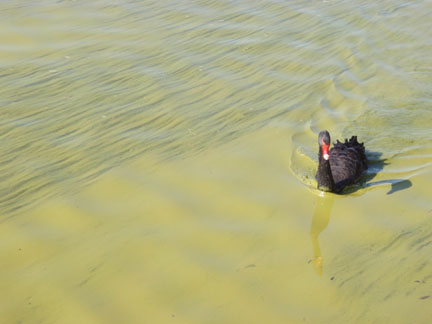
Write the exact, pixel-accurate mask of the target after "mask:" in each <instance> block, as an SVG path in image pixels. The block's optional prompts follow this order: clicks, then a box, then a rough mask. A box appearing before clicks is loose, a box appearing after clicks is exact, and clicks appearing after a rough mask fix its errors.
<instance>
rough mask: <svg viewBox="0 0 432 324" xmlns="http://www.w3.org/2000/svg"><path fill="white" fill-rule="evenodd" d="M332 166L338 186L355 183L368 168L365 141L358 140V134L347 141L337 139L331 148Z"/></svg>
mask: <svg viewBox="0 0 432 324" xmlns="http://www.w3.org/2000/svg"><path fill="white" fill-rule="evenodd" d="M330 168H331V172H332V175H333V180H334V183H335V185H336V188H340V189H342V188H343V187H345V186H347V185H349V184H352V183H354V182H355V181H357V180H358V178H360V176H361V174H362V173H363V171H364V170H366V169H367V158H366V154H365V148H364V145H363V143H359V142H358V141H357V136H352V137H351V139H350V140H347V139H345V143H341V142H339V141H337V143H336V144H335V145H334V146H333V148H332V149H331V150H330Z"/></svg>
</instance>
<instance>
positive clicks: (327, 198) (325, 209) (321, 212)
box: [310, 192, 334, 275]
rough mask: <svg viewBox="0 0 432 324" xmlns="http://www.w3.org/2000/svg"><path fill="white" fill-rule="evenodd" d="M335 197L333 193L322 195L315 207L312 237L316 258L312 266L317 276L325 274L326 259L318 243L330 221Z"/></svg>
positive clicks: (311, 230)
mask: <svg viewBox="0 0 432 324" xmlns="http://www.w3.org/2000/svg"><path fill="white" fill-rule="evenodd" d="M333 201H334V195H333V194H331V193H323V192H322V193H320V195H319V196H317V202H316V207H315V213H314V216H313V218H312V224H311V229H310V236H311V240H312V246H313V254H314V257H313V259H312V264H313V266H314V269H315V271H316V273H317V274H319V275H322V273H323V262H324V258H323V256H322V253H321V248H320V245H319V241H318V236H319V235H320V233H321V232H322V231H324V229H325V228H326V227H327V225H328V224H329V221H330V212H331V209H332V207H333Z"/></svg>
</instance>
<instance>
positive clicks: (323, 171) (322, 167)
mask: <svg viewBox="0 0 432 324" xmlns="http://www.w3.org/2000/svg"><path fill="white" fill-rule="evenodd" d="M318 154H319V155H318V161H319V164H318V170H317V176H316V177H317V181H318V189H319V190H322V191H333V192H334V191H335V189H336V187H335V183H334V180H333V175H332V172H331V168H330V160H325V159H324V158H323V154H322V148H321V147H320V148H319V153H318Z"/></svg>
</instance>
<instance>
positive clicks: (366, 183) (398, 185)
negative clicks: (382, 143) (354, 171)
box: [343, 151, 412, 195]
mask: <svg viewBox="0 0 432 324" xmlns="http://www.w3.org/2000/svg"><path fill="white" fill-rule="evenodd" d="M366 156H367V158H368V169H367V170H366V172H365V175H364V176H363V177H362V178H361V180H360V183H359V184H358V185H354V186H350V187H348V188H346V189H345V190H344V192H343V193H344V194H351V193H354V192H356V191H357V190H360V189H363V188H366V187H373V186H380V185H383V184H391V189H390V190H389V191H388V192H387V195H390V194H392V193H395V192H397V191H400V190H404V189H408V188H410V187H411V186H412V183H411V181H410V180H407V179H389V180H380V181H374V182H371V180H372V179H373V178H375V177H376V175H377V174H378V173H380V172H381V171H382V170H383V169H384V166H386V165H388V164H389V163H388V162H386V161H387V159H382V158H381V156H382V153H381V152H371V151H366Z"/></svg>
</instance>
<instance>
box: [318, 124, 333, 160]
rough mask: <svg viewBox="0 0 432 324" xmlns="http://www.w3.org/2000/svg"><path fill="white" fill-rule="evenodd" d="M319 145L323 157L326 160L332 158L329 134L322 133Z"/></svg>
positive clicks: (319, 136) (319, 137)
mask: <svg viewBox="0 0 432 324" xmlns="http://www.w3.org/2000/svg"><path fill="white" fill-rule="evenodd" d="M318 144H319V146H320V147H321V151H322V157H323V159H324V160H328V159H329V158H330V155H329V147H330V134H329V132H327V131H326V130H325V131H322V132H320V133H319V135H318Z"/></svg>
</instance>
